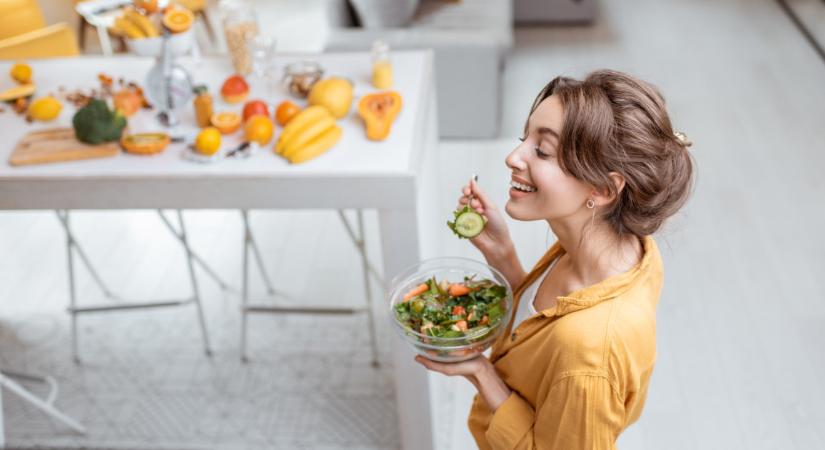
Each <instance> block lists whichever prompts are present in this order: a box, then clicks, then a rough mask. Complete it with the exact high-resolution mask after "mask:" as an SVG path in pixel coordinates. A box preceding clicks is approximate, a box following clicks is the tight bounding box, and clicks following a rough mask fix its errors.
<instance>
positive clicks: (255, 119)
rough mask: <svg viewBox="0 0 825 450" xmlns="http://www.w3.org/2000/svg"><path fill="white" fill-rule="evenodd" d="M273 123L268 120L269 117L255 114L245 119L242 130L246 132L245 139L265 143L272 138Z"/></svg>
mask: <svg viewBox="0 0 825 450" xmlns="http://www.w3.org/2000/svg"><path fill="white" fill-rule="evenodd" d="M274 128H275V125H273V124H272V121H271V120H269V117H266V116H261V115H255V116H252V117H250V118H249V120H247V121H246V126H245V127H244V132H245V133H246V140H247V141H250V142H253V141H254V142H257V143H258V144H260V145H266V144H267V143H268V142H269V140H270V139H272V132H273V130H274Z"/></svg>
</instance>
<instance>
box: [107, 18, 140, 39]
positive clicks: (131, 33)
mask: <svg viewBox="0 0 825 450" xmlns="http://www.w3.org/2000/svg"><path fill="white" fill-rule="evenodd" d="M115 27H116V28H117V29H118V30H119V31H120V32H121V33H123V34H125V35H126V37H128V38H129V39H143V38H145V37H146V35H145V34H143V31H141V29H140V28H138V26H137V25H135V24H133V23H132V22H131V21H129V20H126V18H124V17H118V18H117V19H115Z"/></svg>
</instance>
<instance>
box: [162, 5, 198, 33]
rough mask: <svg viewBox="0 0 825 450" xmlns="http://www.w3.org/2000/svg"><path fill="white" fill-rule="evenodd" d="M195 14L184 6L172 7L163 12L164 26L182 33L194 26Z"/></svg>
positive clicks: (174, 31)
mask: <svg viewBox="0 0 825 450" xmlns="http://www.w3.org/2000/svg"><path fill="white" fill-rule="evenodd" d="M194 22H195V16H194V14H192V11H189V10H188V9H186V8H183V7H175V8H170V9H169V10H167V11H166V12H165V13H163V26H165V27H166V28H168V29H169V31H171V32H173V33H182V32H184V31H186V30H188V29H189V27H191V26H192V23H194Z"/></svg>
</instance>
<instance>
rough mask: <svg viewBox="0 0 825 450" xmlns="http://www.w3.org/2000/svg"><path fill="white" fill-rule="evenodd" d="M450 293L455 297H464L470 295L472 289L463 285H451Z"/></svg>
mask: <svg viewBox="0 0 825 450" xmlns="http://www.w3.org/2000/svg"><path fill="white" fill-rule="evenodd" d="M448 292H449V293H450V295H452V296H453V297H462V296H464V295H467V294H469V293H470V288H468V287H467V286H464V285H463V284H451V285H450V289H449V291H448Z"/></svg>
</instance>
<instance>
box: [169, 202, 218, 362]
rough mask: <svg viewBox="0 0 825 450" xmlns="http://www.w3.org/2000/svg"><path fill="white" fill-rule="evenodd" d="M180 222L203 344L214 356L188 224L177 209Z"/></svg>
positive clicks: (207, 354)
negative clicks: (187, 233)
mask: <svg viewBox="0 0 825 450" xmlns="http://www.w3.org/2000/svg"><path fill="white" fill-rule="evenodd" d="M177 212H178V222H179V223H180V241H181V243H182V244H183V249H184V251H185V252H186V265H187V267H189V280H190V281H191V282H192V296H193V298H194V300H195V307H197V309H198V322H199V323H200V326H201V335H202V336H203V346H204V348H205V349H206V356H212V347H210V346H209V333H208V332H207V331H206V318H205V317H204V314H203V305H202V304H201V294H200V290H199V289H198V280H197V278H196V277H195V264H194V259H195V258H194V257H193V256H192V249H190V248H189V242H188V240H187V238H186V225H184V222H183V212H182V211H181V210H177Z"/></svg>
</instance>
